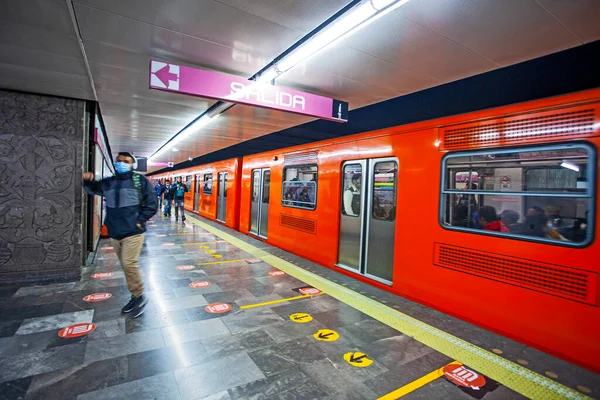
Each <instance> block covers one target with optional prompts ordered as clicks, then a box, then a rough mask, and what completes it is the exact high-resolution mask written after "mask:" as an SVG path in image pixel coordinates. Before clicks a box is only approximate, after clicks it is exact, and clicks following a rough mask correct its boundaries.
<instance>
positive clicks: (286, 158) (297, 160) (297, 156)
mask: <svg viewBox="0 0 600 400" xmlns="http://www.w3.org/2000/svg"><path fill="white" fill-rule="evenodd" d="M318 160H319V153H318V151H316V150H313V151H304V152H302V153H290V154H284V155H283V164H284V165H299V164H314V163H316V162H317V161H318Z"/></svg>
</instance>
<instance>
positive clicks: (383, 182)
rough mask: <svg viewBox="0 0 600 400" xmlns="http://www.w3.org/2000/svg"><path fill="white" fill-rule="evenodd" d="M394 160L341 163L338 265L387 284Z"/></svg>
mask: <svg viewBox="0 0 600 400" xmlns="http://www.w3.org/2000/svg"><path fill="white" fill-rule="evenodd" d="M397 177H398V160H397V159H396V158H393V157H390V158H378V159H371V160H355V161H348V162H345V163H344V164H343V165H342V179H343V185H342V193H341V202H342V204H341V211H340V235H339V246H338V264H337V265H338V266H339V267H341V268H345V269H347V270H350V271H353V272H356V273H358V274H361V275H364V276H367V277H369V278H371V279H374V280H376V281H379V282H382V283H385V284H388V285H391V284H392V275H393V270H394V235H395V230H396V193H397Z"/></svg>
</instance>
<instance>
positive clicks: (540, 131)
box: [151, 90, 600, 372]
mask: <svg viewBox="0 0 600 400" xmlns="http://www.w3.org/2000/svg"><path fill="white" fill-rule="evenodd" d="M599 145H600V90H590V91H585V92H579V93H574V94H570V95H565V96H560V97H554V98H548V99H542V100H537V101H532V102H527V103H522V104H517V105H511V106H505V107H499V108H495V109H491V110H485V111H478V112H473V113H469V114H463V115H457V116H452V117H446V118H441V119H436V120H431V121H425V122H419V123H414V124H410V125H404V126H398V127H394V128H388V129H382V130H379V131H374V132H367V133H362V134H357V135H353V136H345V137H342V138H337V139H331V140H327V141H323V142H317V143H312V144H309V145H303V146H296V147H290V148H286V149H282V150H277V151H271V152H266V153H260V154H254V155H250V156H246V157H244V158H243V159H232V160H226V161H221V162H218V163H211V164H208V165H202V166H196V167H192V168H187V169H182V170H177V171H171V172H168V173H161V174H155V175H153V176H152V177H151V178H152V179H158V178H165V177H173V176H178V175H182V176H184V177H187V180H188V182H190V183H191V185H190V186H191V188H192V190H191V192H192V193H191V194H190V197H189V199H187V200H186V208H187V209H188V210H190V211H196V212H198V213H199V214H200V215H202V216H204V217H206V218H209V219H212V220H217V221H220V222H222V223H224V224H226V225H227V226H229V227H231V228H234V229H238V230H239V231H241V232H243V233H246V234H248V235H251V236H254V237H257V238H260V239H262V240H264V241H266V242H268V243H270V244H272V245H274V246H277V247H280V248H282V249H285V250H287V251H290V252H292V253H294V254H297V255H299V256H302V257H304V258H307V259H309V260H312V261H314V262H316V263H319V264H320V265H323V266H324V267H328V268H332V269H335V270H337V271H339V272H341V273H344V274H346V275H349V276H352V277H354V278H356V279H358V280H361V281H364V282H367V283H370V284H372V285H374V286H377V287H379V288H382V289H384V290H387V291H389V292H392V293H394V294H397V295H399V296H403V297H406V298H410V299H412V300H415V301H417V302H419V303H422V304H425V305H427V306H430V307H432V308H435V309H437V310H440V311H442V312H445V313H448V314H451V315H453V316H456V317H458V318H461V319H463V320H467V321H470V322H472V323H474V324H477V325H479V326H481V327H484V328H487V329H490V330H492V331H495V332H498V333H500V334H503V335H505V336H508V337H510V338H513V339H515V340H517V341H519V342H522V343H525V344H528V345H531V346H533V347H536V348H538V349H541V350H543V351H546V352H548V353H551V354H554V355H556V356H558V357H561V358H563V359H566V360H568V361H571V362H574V363H577V364H579V365H581V366H583V367H586V368H588V369H591V370H594V371H596V372H600V341H599V340H598V338H599V337H600V307H599V305H600V295H599V290H598V274H599V272H600V263H599V262H598V258H599V256H600V244H599V242H598V240H597V239H596V235H597V232H596V226H597V225H598V221H599V218H598V214H597V212H596V210H598V206H599V203H598V197H597V187H598V178H597V175H598V150H597V148H598V146H599ZM223 174H226V175H225V176H226V180H224V179H223V177H224V175H223ZM209 182H210V186H211V187H212V189H211V190H208V189H207V187H208V186H207V185H209ZM205 190H207V191H206V192H205ZM225 192H227V197H226V198H225V197H223V194H224V193H225ZM223 202H225V203H226V206H225V207H226V211H222V208H219V204H221V203H223ZM225 214H226V217H223V215H225Z"/></svg>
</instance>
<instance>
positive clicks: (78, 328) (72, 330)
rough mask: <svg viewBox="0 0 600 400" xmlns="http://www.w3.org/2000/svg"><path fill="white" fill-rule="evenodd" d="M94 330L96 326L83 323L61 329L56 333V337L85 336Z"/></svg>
mask: <svg viewBox="0 0 600 400" xmlns="http://www.w3.org/2000/svg"><path fill="white" fill-rule="evenodd" d="M94 329H96V325H95V324H92V323H87V322H86V323H83V324H75V325H71V326H67V327H66V328H62V329H61V330H60V331H59V332H58V336H60V337H62V338H67V339H69V338H75V337H79V336H83V335H87V334H88V333H90V332H93V331H94Z"/></svg>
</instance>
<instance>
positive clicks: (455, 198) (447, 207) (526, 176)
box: [441, 145, 595, 246]
mask: <svg viewBox="0 0 600 400" xmlns="http://www.w3.org/2000/svg"><path fill="white" fill-rule="evenodd" d="M594 160H595V152H594V150H593V149H592V148H591V147H588V146H586V145H565V146H546V147H540V148H524V149H515V150H510V151H506V150H503V151H489V152H469V153H466V152H464V153H458V154H456V155H454V154H449V155H447V156H446V157H445V158H444V161H443V170H444V177H443V187H442V202H443V203H442V215H441V220H442V223H443V225H444V226H445V227H447V228H457V229H461V230H468V231H472V232H482V231H485V232H486V233H491V234H498V235H502V236H504V235H506V236H509V237H510V236H514V237H519V238H523V239H527V240H539V241H544V242H548V243H560V244H563V245H571V246H577V245H583V244H586V243H589V242H590V240H591V237H592V222H593V216H592V215H591V213H592V211H591V205H592V203H593V197H592V196H593V193H594V190H593V187H592V186H593V183H594V182H595V178H594V168H593V166H594V165H595V162H594Z"/></svg>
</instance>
